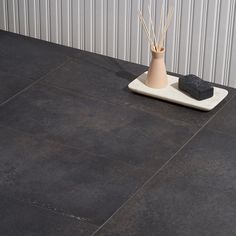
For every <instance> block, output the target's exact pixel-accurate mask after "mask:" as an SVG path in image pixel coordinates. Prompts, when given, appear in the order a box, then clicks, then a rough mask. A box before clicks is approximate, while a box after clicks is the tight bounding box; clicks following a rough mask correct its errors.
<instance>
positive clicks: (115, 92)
mask: <svg viewBox="0 0 236 236" xmlns="http://www.w3.org/2000/svg"><path fill="white" fill-rule="evenodd" d="M146 70H147V67H144V66H141V65H137V64H133V63H128V62H125V61H122V60H117V59H113V58H110V57H105V56H101V55H97V54H92V53H88V52H84V53H82V54H80V57H79V59H74V60H72V61H70V62H68V63H66V64H65V65H64V66H63V67H61V68H60V69H59V70H57V71H55V72H54V73H52V74H50V75H48V76H47V77H46V78H45V82H47V83H51V84H53V85H55V86H58V87H62V88H66V89H70V90H72V91H74V92H76V93H79V94H84V95H89V96H93V97H95V98H97V99H100V100H101V99H102V100H104V101H107V102H111V103H114V104H118V105H119V104H126V105H129V106H131V107H135V108H138V109H141V110H143V111H146V112H150V113H152V114H154V115H157V116H160V117H162V118H163V119H168V120H178V121H179V122H183V123H188V124H190V125H191V126H195V127H197V128H199V127H201V126H202V125H203V124H204V123H205V122H206V121H207V120H209V118H210V117H211V116H212V115H213V114H215V112H216V111H217V110H218V109H219V108H221V107H222V106H223V105H224V104H225V102H226V101H228V99H230V98H231V96H232V95H233V94H234V93H235V92H234V90H233V89H230V88H228V90H229V91H230V93H229V95H228V96H227V98H226V99H225V100H224V101H223V102H222V103H221V104H220V105H219V106H218V107H217V108H216V109H214V110H213V111H211V112H202V111H198V110H194V109H190V108H186V107H183V106H179V105H175V104H171V103H168V102H164V101H161V100H158V99H153V98H149V97H146V96H142V95H138V94H135V93H133V92H131V91H129V89H128V84H129V83H130V82H131V81H132V80H133V79H135V78H136V77H137V76H138V75H140V74H142V73H143V72H144V71H146Z"/></svg>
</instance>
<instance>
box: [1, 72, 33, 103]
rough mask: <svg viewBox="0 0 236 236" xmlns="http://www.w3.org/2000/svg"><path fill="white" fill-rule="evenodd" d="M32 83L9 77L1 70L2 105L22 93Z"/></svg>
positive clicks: (27, 80)
mask: <svg viewBox="0 0 236 236" xmlns="http://www.w3.org/2000/svg"><path fill="white" fill-rule="evenodd" d="M31 83H32V80H30V79H26V78H21V77H18V76H15V75H9V74H7V73H4V72H2V71H1V70H0V104H1V103H3V102H4V101H6V100H7V99H9V98H10V97H12V96H14V95H15V94H16V93H18V92H20V91H21V90H22V89H24V88H25V87H27V86H28V85H30V84H31Z"/></svg>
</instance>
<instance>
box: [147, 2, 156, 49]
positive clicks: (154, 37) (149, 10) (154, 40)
mask: <svg viewBox="0 0 236 236" xmlns="http://www.w3.org/2000/svg"><path fill="white" fill-rule="evenodd" d="M148 13H149V20H150V23H151V29H152V36H153V44H154V48H155V50H157V44H158V43H157V39H156V34H155V31H154V24H153V22H152V14H151V8H150V5H149V6H148Z"/></svg>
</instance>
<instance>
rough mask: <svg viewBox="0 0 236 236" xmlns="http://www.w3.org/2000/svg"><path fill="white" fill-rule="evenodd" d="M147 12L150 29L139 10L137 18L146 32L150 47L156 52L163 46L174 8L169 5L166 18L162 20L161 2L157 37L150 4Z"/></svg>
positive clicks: (162, 8) (162, 9)
mask: <svg viewBox="0 0 236 236" xmlns="http://www.w3.org/2000/svg"><path fill="white" fill-rule="evenodd" d="M148 12H149V22H150V25H151V30H149V29H148V27H147V24H146V22H145V19H144V17H143V15H142V12H141V11H140V10H138V16H139V20H140V22H141V24H142V26H143V29H144V31H145V33H146V36H147V38H148V42H149V44H150V47H151V48H153V49H154V50H155V51H156V52H157V51H161V50H162V49H163V47H164V41H165V38H166V33H167V30H168V28H169V26H170V23H171V20H172V16H173V13H174V8H173V7H170V10H169V11H168V14H167V19H166V20H165V22H164V4H163V3H162V7H161V14H160V23H159V28H158V34H157V37H156V34H155V30H154V24H153V21H152V15H151V8H150V5H149V6H148Z"/></svg>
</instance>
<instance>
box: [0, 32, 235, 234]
mask: <svg viewBox="0 0 236 236" xmlns="http://www.w3.org/2000/svg"><path fill="white" fill-rule="evenodd" d="M146 69H147V68H146V67H144V66H141V65H137V64H133V63H128V62H125V61H121V60H116V59H112V58H109V57H105V56H100V55H97V54H92V53H88V52H84V51H80V50H75V49H71V48H66V47H62V46H58V45H55V44H51V43H46V42H42V41H39V40H35V39H31V38H26V37H23V36H19V35H15V34H12V33H6V32H4V31H0V104H1V105H0V129H1V132H0V235H14V236H15V235H91V234H95V235H234V234H236V227H235V225H236V220H235V219H236V210H235V209H236V208H235V207H236V202H235V199H236V194H235V193H236V182H235V179H236V178H235V177H236V172H235V167H236V162H235V156H236V147H235V144H236V130H235V127H236V126H235V122H234V121H235V110H236V109H235V108H236V100H235V99H236V97H235V94H236V93H235V90H234V89H231V88H228V90H229V92H230V93H229V95H228V97H227V98H226V99H225V101H223V102H222V103H221V104H220V105H219V106H218V107H217V108H216V109H214V110H213V111H211V112H200V111H197V110H193V109H189V108H185V107H181V106H177V105H173V104H170V103H166V102H162V101H159V100H155V99H151V98H147V97H144V96H140V95H137V94H134V93H131V92H130V91H129V90H128V89H127V84H128V83H129V82H130V81H132V80H133V79H134V78H135V77H136V76H138V75H139V74H141V73H142V72H143V71H145V70H146Z"/></svg>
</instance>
